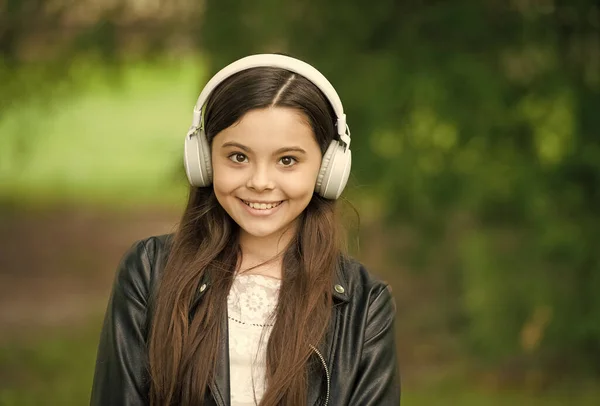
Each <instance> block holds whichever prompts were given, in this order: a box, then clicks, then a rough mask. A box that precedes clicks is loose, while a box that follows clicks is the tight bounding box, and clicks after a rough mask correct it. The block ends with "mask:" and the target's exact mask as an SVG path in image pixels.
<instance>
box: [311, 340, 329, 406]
mask: <svg viewBox="0 0 600 406" xmlns="http://www.w3.org/2000/svg"><path fill="white" fill-rule="evenodd" d="M310 348H312V349H313V351H314V352H316V353H317V355H318V356H319V359H320V360H321V363H322V364H323V368H325V375H327V395H326V396H325V404H324V405H323V406H327V404H328V403H329V387H330V385H331V377H330V376H329V368H327V363H326V362H325V357H323V355H322V354H321V352H320V351H319V350H318V349H317V348H316V347H315V346H314V345H312V344H311V346H310Z"/></svg>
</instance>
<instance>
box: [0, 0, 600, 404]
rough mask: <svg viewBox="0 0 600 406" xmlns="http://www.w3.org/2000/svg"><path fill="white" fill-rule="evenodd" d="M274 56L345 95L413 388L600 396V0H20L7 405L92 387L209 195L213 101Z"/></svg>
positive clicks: (15, 43) (9, 226)
mask: <svg viewBox="0 0 600 406" xmlns="http://www.w3.org/2000/svg"><path fill="white" fill-rule="evenodd" d="M258 52H285V53H289V54H291V55H293V56H297V57H299V58H302V59H305V60H307V61H308V62H310V63H312V64H314V65H315V66H317V67H318V68H319V69H320V70H321V71H322V72H323V73H324V74H325V75H326V76H327V77H328V78H329V79H330V80H331V82H332V83H333V85H334V86H335V87H336V89H337V90H338V92H339V93H340V96H341V98H342V100H343V102H344V105H345V108H346V111H347V115H348V122H349V125H350V128H351V130H352V140H353V141H352V150H353V155H354V161H353V175H352V179H351V185H350V187H349V188H348V189H347V192H346V193H345V196H346V198H347V199H348V200H349V201H350V202H351V203H352V204H353V205H354V206H355V207H356V208H357V210H358V211H359V213H360V224H358V222H357V221H356V219H355V218H354V217H352V216H349V217H348V220H349V229H350V233H351V235H352V238H351V240H350V242H351V244H350V246H351V249H352V252H354V253H355V255H356V256H358V257H359V258H360V259H361V260H363V261H364V262H365V263H366V264H367V265H368V266H369V268H370V269H372V270H373V271H374V272H375V273H377V274H379V275H380V276H381V277H382V278H384V279H386V280H387V281H389V282H390V283H391V285H392V287H393V293H394V295H395V298H396V301H397V308H398V315H397V330H398V350H399V354H400V363H401V370H402V375H403V402H402V403H403V404H404V405H417V406H418V405H466V406H469V405H492V406H493V405H499V406H500V405H502V406H503V405H511V406H513V405H597V404H600V293H599V291H600V249H599V248H600V246H599V241H600V134H599V131H600V2H598V1H597V0H596V1H592V0H571V1H568V0H489V1H480V0H472V1H468V0H456V1H446V2H439V1H433V0H411V1H392V0H378V1H373V2H367V4H365V2H364V1H357V0H345V1H339V0H335V1H328V2H324V1H317V0H305V1H298V2H281V3H279V2H276V1H267V0H261V1H259V0H255V1H252V2H249V1H231V0H221V1H217V0H205V1H193V0H178V1H175V0H170V1H166V0H93V1H92V0H80V1H69V0H44V1H42V0H3V1H0V58H1V59H0V405H3V406H4V405H6V406H8V405H83V404H87V403H88V397H89V393H90V386H91V379H92V373H93V367H94V360H95V351H96V344H97V339H98V333H99V329H100V323H101V320H102V317H103V312H104V308H105V306H106V301H107V295H108V293H109V291H110V286H111V283H112V278H113V275H114V271H115V268H116V265H117V263H118V261H119V259H120V257H121V255H122V254H123V253H124V251H125V250H126V249H127V248H128V247H129V246H130V245H131V244H132V243H133V241H135V240H136V239H139V238H143V237H146V236H148V235H152V234H159V233H165V232H169V231H172V230H173V229H174V227H175V225H176V223H177V221H178V216H179V214H180V211H181V208H182V205H183V203H184V201H185V199H186V194H187V189H186V183H185V175H184V173H183V169H182V147H183V138H184V134H185V132H186V130H187V128H188V126H189V123H190V120H191V110H192V106H193V105H194V103H195V100H196V97H197V95H198V93H199V91H200V89H201V87H202V85H203V83H205V81H206V80H207V78H208V77H209V75H210V74H211V73H213V72H214V71H215V70H216V69H218V68H220V67H222V66H224V65H225V64H226V63H229V62H231V61H233V60H234V59H237V58H239V57H241V56H245V55H247V54H251V53H258ZM350 212H351V210H350ZM357 237H358V238H359V240H358V241H360V243H357V239H356V238H357Z"/></svg>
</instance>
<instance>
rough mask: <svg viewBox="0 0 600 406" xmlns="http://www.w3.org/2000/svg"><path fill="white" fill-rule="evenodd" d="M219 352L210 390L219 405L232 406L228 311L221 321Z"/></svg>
mask: <svg viewBox="0 0 600 406" xmlns="http://www.w3.org/2000/svg"><path fill="white" fill-rule="evenodd" d="M218 352H219V353H218V355H217V365H216V369H215V376H214V379H213V383H212V384H211V386H210V390H211V393H212V395H213V398H214V400H215V402H216V403H217V405H219V406H230V404H231V397H230V386H229V325H228V322H227V310H225V312H224V314H223V317H222V319H221V339H220V340H219V350H218Z"/></svg>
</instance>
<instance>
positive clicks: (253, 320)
mask: <svg viewBox="0 0 600 406" xmlns="http://www.w3.org/2000/svg"><path fill="white" fill-rule="evenodd" d="M280 282H281V281H280V280H278V279H274V278H270V277H268V276H262V275H244V274H242V275H238V276H236V278H235V280H234V282H233V286H232V288H231V291H230V292H229V295H228V297H227V310H228V316H229V372H230V388H231V405H232V406H250V405H257V404H258V403H259V402H260V400H261V398H262V395H263V393H264V391H265V363H266V358H265V356H266V345H267V342H268V340H269V335H270V334H271V330H272V324H273V322H274V320H272V319H271V315H272V313H273V311H274V310H275V307H276V305H277V298H278V294H279V286H280Z"/></svg>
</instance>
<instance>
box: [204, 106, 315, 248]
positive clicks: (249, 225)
mask: <svg viewBox="0 0 600 406" xmlns="http://www.w3.org/2000/svg"><path fill="white" fill-rule="evenodd" d="M211 154H212V166H213V187H214V191H215V195H216V197H217V200H218V201H219V203H220V204H221V206H222V207H223V208H224V209H225V211H227V213H228V214H229V215H230V216H231V218H232V219H233V220H234V221H235V222H236V223H237V224H238V225H239V226H240V228H241V233H242V234H246V237H249V236H251V237H255V238H264V237H273V236H275V237H277V238H279V237H280V236H282V235H283V234H284V233H287V234H286V235H291V233H293V232H294V231H295V228H296V227H295V226H296V219H297V218H298V216H299V215H300V214H301V213H302V211H303V210H304V209H305V208H306V206H307V205H308V203H309V202H310V200H311V198H312V196H313V192H314V189H315V183H316V179H317V175H318V172H319V167H320V165H321V150H320V148H319V145H318V144H317V142H316V140H315V135H314V133H313V131H312V129H311V127H310V125H308V122H307V119H306V118H305V117H304V115H303V114H302V113H300V112H299V111H297V110H295V109H291V108H284V107H269V108H263V109H255V110H250V111H249V112H247V113H246V114H245V115H243V116H242V118H241V120H240V121H238V122H237V123H235V124H233V125H232V126H230V127H228V128H226V129H224V130H223V131H221V132H220V133H218V134H217V135H216V136H215V137H214V139H213V142H212V148H211ZM290 226H291V227H290Z"/></svg>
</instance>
